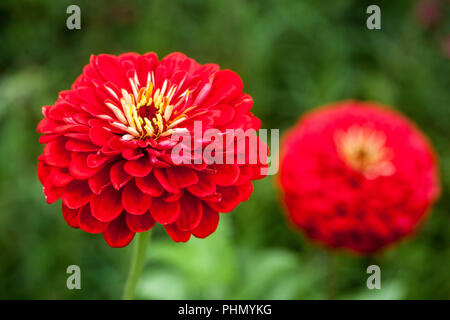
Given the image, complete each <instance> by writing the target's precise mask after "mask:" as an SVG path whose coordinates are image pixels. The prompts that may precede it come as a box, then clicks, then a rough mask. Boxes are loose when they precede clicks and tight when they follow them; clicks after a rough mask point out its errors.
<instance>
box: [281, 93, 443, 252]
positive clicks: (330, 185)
mask: <svg viewBox="0 0 450 320" xmlns="http://www.w3.org/2000/svg"><path fill="white" fill-rule="evenodd" d="M282 153H283V154H282V161H281V166H280V182H281V187H282V189H283V191H284V201H285V203H286V207H287V210H288V212H289V216H290V218H291V220H292V222H293V223H294V224H295V225H296V226H297V227H299V228H300V229H302V230H304V231H305V233H306V234H307V235H308V236H309V237H310V238H312V239H315V240H318V241H319V242H322V243H325V244H327V245H329V246H330V247H333V248H349V249H352V250H354V251H357V252H360V253H372V252H374V251H377V250H378V249H380V248H382V247H384V246H386V245H388V244H390V243H393V242H394V241H396V240H398V239H400V238H402V237H404V236H406V235H408V234H410V233H411V232H413V231H414V230H415V229H416V227H417V225H418V223H419V221H420V220H421V219H422V218H423V216H424V214H425V213H426V211H427V210H428V209H429V208H430V206H431V204H432V203H433V202H434V201H435V200H436V198H437V196H438V194H439V181H438V176H437V169H436V163H435V157H434V153H433V151H432V149H431V146H430V145H429V143H428V141H427V139H426V138H425V137H424V136H423V135H422V134H421V133H420V131H419V130H418V129H416V127H415V126H414V125H413V124H412V123H410V122H409V121H408V120H407V119H405V118H404V117H403V116H401V115H399V114H397V113H395V112H393V111H391V110H388V109H385V108H381V107H378V106H377V105H375V104H372V103H361V102H356V101H346V102H341V103H336V104H335V105H331V106H329V107H325V108H320V109H319V110H317V111H314V112H312V113H310V114H308V115H307V116H305V117H303V118H302V119H301V121H300V122H299V123H298V125H296V126H295V127H294V128H293V129H292V130H291V131H290V132H289V133H288V134H287V136H286V137H285V139H284V141H283V152H282Z"/></svg>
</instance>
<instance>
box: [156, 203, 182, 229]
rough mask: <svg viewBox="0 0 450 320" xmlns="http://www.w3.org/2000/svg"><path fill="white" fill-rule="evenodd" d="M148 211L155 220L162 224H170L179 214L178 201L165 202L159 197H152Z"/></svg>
mask: <svg viewBox="0 0 450 320" xmlns="http://www.w3.org/2000/svg"><path fill="white" fill-rule="evenodd" d="M149 211H150V213H151V215H152V217H153V218H154V219H155V221H156V222H158V223H160V224H163V225H164V224H171V223H173V222H175V220H177V218H178V216H179V215H180V203H179V202H178V201H174V202H166V201H164V200H161V199H160V198H154V199H153V201H152V205H151V207H150V210H149Z"/></svg>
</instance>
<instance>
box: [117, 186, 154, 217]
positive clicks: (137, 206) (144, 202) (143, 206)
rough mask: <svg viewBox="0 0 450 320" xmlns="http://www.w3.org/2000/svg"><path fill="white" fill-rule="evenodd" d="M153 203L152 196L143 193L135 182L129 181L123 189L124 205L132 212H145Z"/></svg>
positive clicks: (126, 209)
mask: <svg viewBox="0 0 450 320" xmlns="http://www.w3.org/2000/svg"><path fill="white" fill-rule="evenodd" d="M151 203H152V197H151V196H149V195H148V194H145V193H143V192H142V191H141V190H140V189H139V188H138V187H137V186H136V184H135V183H134V182H130V183H128V184H127V185H126V186H125V187H124V188H123V190H122V205H123V208H124V209H125V211H127V212H128V213H131V214H144V213H145V212H146V211H147V210H148V208H150V205H151Z"/></svg>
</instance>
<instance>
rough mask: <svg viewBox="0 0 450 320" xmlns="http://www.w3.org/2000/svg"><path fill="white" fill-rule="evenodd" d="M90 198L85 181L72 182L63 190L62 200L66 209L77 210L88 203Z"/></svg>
mask: <svg viewBox="0 0 450 320" xmlns="http://www.w3.org/2000/svg"><path fill="white" fill-rule="evenodd" d="M91 196H92V192H91V190H90V189H89V186H88V184H87V181H79V180H74V181H72V182H70V183H69V184H68V185H67V187H66V188H65V189H64V193H63V196H62V199H63V203H64V204H65V205H66V206H67V207H69V208H71V209H78V208H81V207H82V206H84V205H85V204H86V203H88V202H89V200H90V199H91Z"/></svg>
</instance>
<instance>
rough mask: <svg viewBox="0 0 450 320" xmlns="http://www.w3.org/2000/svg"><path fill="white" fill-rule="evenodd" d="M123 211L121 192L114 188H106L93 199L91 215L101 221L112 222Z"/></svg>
mask: <svg viewBox="0 0 450 320" xmlns="http://www.w3.org/2000/svg"><path fill="white" fill-rule="evenodd" d="M122 211H123V207H122V202H121V198H120V192H117V191H116V190H114V188H113V187H111V186H109V187H106V188H105V189H104V190H103V191H102V192H101V193H100V194H99V195H93V196H92V199H91V213H92V216H94V218H96V219H97V220H100V221H104V222H108V221H112V220H114V219H115V218H117V217H118V216H119V214H120V213H121V212H122Z"/></svg>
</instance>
